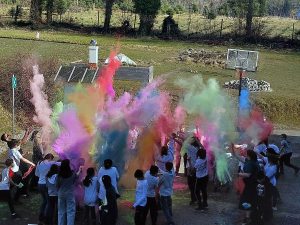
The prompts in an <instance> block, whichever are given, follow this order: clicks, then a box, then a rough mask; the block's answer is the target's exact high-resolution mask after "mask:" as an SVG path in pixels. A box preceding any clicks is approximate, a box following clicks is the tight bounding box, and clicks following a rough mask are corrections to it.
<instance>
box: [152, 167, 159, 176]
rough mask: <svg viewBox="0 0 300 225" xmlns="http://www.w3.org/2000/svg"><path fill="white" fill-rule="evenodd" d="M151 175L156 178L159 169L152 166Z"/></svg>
mask: <svg viewBox="0 0 300 225" xmlns="http://www.w3.org/2000/svg"><path fill="white" fill-rule="evenodd" d="M150 174H151V175H153V176H155V175H156V174H158V167H157V166H154V165H152V166H151V167H150Z"/></svg>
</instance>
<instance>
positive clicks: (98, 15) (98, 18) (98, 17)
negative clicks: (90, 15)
mask: <svg viewBox="0 0 300 225" xmlns="http://www.w3.org/2000/svg"><path fill="white" fill-rule="evenodd" d="M97 22H98V27H99V26H100V11H99V9H98V14H97Z"/></svg>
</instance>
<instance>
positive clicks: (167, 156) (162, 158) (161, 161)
mask: <svg viewBox="0 0 300 225" xmlns="http://www.w3.org/2000/svg"><path fill="white" fill-rule="evenodd" d="M173 160H174V157H173V155H172V153H171V152H170V151H169V148H168V147H167V146H162V147H161V151H160V155H159V156H157V157H156V160H155V161H156V165H157V167H158V168H159V171H160V172H165V171H166V166H165V165H166V162H173Z"/></svg>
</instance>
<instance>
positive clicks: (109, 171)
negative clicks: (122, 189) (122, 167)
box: [97, 159, 120, 203]
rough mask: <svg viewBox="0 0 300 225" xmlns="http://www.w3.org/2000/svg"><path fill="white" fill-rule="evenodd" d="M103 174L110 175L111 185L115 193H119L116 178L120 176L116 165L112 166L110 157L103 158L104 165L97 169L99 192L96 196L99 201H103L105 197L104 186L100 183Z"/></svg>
mask: <svg viewBox="0 0 300 225" xmlns="http://www.w3.org/2000/svg"><path fill="white" fill-rule="evenodd" d="M104 175H108V176H110V178H111V184H112V186H113V187H114V189H115V191H116V193H117V195H119V192H118V180H119V178H120V176H119V173H118V170H117V168H116V167H114V166H113V162H112V160H111V159H105V160H104V166H103V167H101V168H100V169H99V172H98V176H97V177H98V182H99V184H100V186H99V194H98V198H99V200H100V203H101V201H103V199H104V198H105V190H106V189H105V187H104V185H103V183H102V177H103V176H104Z"/></svg>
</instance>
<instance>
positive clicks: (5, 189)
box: [0, 159, 17, 218]
mask: <svg viewBox="0 0 300 225" xmlns="http://www.w3.org/2000/svg"><path fill="white" fill-rule="evenodd" d="M13 164H14V161H13V160H12V159H7V160H6V161H5V166H6V168H4V169H3V171H2V181H1V182H0V196H1V199H3V200H5V201H7V204H8V207H9V210H10V213H11V217H12V218H16V217H17V214H16V212H15V209H14V205H13V199H12V194H11V188H10V184H11V183H12V184H14V183H13V181H12V179H11V177H10V175H9V174H10V173H12V171H11V169H12V167H13ZM14 185H16V184H14Z"/></svg>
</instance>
